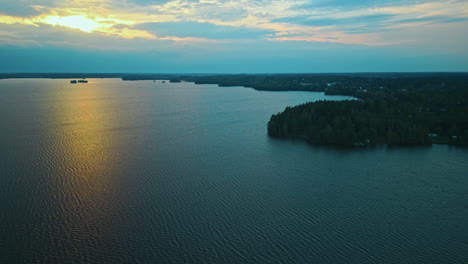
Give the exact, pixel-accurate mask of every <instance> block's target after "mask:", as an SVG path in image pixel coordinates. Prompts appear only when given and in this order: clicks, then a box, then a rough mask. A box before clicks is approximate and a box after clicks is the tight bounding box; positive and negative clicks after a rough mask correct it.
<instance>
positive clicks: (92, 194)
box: [50, 80, 116, 263]
mask: <svg viewBox="0 0 468 264" xmlns="http://www.w3.org/2000/svg"><path fill="white" fill-rule="evenodd" d="M93 82H94V80H89V83H88V84H83V85H76V84H75V85H74V84H70V83H69V81H68V80H66V81H63V82H62V85H60V86H58V87H54V88H53V100H52V101H51V102H52V103H51V104H52V105H51V108H50V109H52V111H51V113H50V115H51V120H52V122H51V128H52V130H51V136H52V141H53V142H54V145H55V146H54V152H53V153H52V156H51V157H50V160H51V162H53V163H54V164H56V165H54V168H55V169H56V171H55V172H54V174H53V179H54V181H55V183H54V184H51V186H57V189H55V190H51V193H54V196H55V195H56V197H57V198H56V200H55V201H54V202H55V203H56V206H57V211H58V212H60V213H59V215H58V219H57V220H58V225H57V229H58V230H66V231H67V233H66V234H64V235H66V238H64V239H67V240H68V241H70V243H69V244H67V245H65V244H57V245H54V247H58V248H60V247H66V248H64V249H63V250H60V252H64V253H63V254H64V255H60V256H57V258H58V259H57V261H58V262H59V263H66V262H67V261H69V260H70V258H72V256H71V255H67V254H68V253H67V252H70V250H71V252H72V250H74V249H76V248H80V243H83V241H92V240H93V239H97V238H102V237H101V236H103V234H105V236H109V235H112V216H113V215H114V213H113V212H114V210H115V207H114V206H113V205H114V203H113V202H112V198H113V197H114V196H113V193H115V189H113V187H115V175H114V170H113V168H114V167H113V165H114V164H115V162H116V161H115V159H114V157H115V155H112V153H114V152H115V149H116V146H115V145H113V142H116V141H115V140H113V139H112V137H111V135H112V134H111V133H110V132H109V131H110V128H111V127H112V118H111V116H112V113H110V111H109V101H108V100H106V99H105V98H106V97H107V96H106V94H105V89H104V88H102V87H100V86H99V85H97V84H94V83H93Z"/></svg>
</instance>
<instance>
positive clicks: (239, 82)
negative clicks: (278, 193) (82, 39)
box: [0, 72, 468, 147]
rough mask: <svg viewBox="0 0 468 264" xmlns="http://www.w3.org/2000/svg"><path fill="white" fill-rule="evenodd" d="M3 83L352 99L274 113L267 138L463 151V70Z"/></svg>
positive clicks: (467, 84)
mask: <svg viewBox="0 0 468 264" xmlns="http://www.w3.org/2000/svg"><path fill="white" fill-rule="evenodd" d="M6 78H49V79H68V78H121V79H122V80H124V81H137V80H169V82H172V83H176V82H181V81H187V82H193V83H195V84H216V85H219V86H222V87H229V86H242V87H247V88H253V89H255V90H259V91H309V92H323V93H325V95H342V96H352V97H354V98H358V99H361V100H357V101H349V100H346V101H336V102H332V101H319V102H311V103H307V104H303V105H299V106H293V107H287V108H286V109H285V111H283V112H281V113H278V114H273V115H272V116H271V119H270V121H269V122H268V134H269V135H270V136H272V137H276V138H294V139H302V140H305V141H307V142H309V143H312V144H318V145H333V146H349V147H364V146H370V145H376V144H387V145H405V146H421V145H430V144H451V145H459V146H468V108H467V107H466V105H468V73H464V72H463V73H462V72H445V73H329V74H319V73H312V74H224V75H222V74H216V75H213V74H212V75H210V74H206V75H203V74H197V75H195V74H194V75H182V74H125V73H10V74H0V79H6Z"/></svg>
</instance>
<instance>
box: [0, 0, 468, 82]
mask: <svg viewBox="0 0 468 264" xmlns="http://www.w3.org/2000/svg"><path fill="white" fill-rule="evenodd" d="M0 61H1V63H0V72H117V73H118V72H140V73H291V72H296V73H302V72H426V71H429V72H431V71H432V72H433V71H468V0H446V1H436V0H407V1H404V0H359V1H354V0H235V1H234V0H100V1H97V0H0Z"/></svg>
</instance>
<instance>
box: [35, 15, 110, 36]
mask: <svg viewBox="0 0 468 264" xmlns="http://www.w3.org/2000/svg"><path fill="white" fill-rule="evenodd" d="M43 22H45V23H47V24H50V25H54V26H56V25H58V26H64V27H69V28H76V29H79V30H81V31H84V32H92V31H93V30H95V29H97V28H99V27H101V25H100V24H99V23H97V22H95V21H93V20H91V19H89V18H86V17H84V16H80V15H77V16H66V17H60V16H48V17H46V18H44V20H43Z"/></svg>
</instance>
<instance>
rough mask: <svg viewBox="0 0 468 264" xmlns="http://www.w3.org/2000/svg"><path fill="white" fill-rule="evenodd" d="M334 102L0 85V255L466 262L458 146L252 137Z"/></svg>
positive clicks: (29, 82)
mask: <svg viewBox="0 0 468 264" xmlns="http://www.w3.org/2000/svg"><path fill="white" fill-rule="evenodd" d="M343 99H350V98H349V97H343V96H325V95H324V94H323V93H311V92H262V91H256V90H253V89H250V88H244V87H218V86H216V85H194V84H192V83H162V82H161V81H156V82H153V81H133V82H129V81H121V80H120V79H89V83H88V84H70V80H51V79H11V80H0V124H2V125H1V130H0V207H1V212H2V213H1V215H0V225H1V227H2V228H1V231H0V262H1V263H359V264H363V263H425V264H427V263H437V264H440V263H451V264H453V263H467V262H468V229H467V223H468V192H467V190H468V163H467V161H468V149H463V148H454V147H450V146H445V145H433V146H432V147H421V148H387V147H375V148H369V149H357V150H350V149H336V148H331V147H314V146H311V145H308V144H306V143H304V142H301V141H289V140H277V139H272V138H270V137H268V136H267V122H268V120H269V119H270V116H271V115H272V114H276V113H278V112H280V111H283V110H284V108H285V107H286V106H293V105H297V104H301V103H305V102H309V101H316V100H343Z"/></svg>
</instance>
